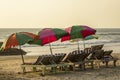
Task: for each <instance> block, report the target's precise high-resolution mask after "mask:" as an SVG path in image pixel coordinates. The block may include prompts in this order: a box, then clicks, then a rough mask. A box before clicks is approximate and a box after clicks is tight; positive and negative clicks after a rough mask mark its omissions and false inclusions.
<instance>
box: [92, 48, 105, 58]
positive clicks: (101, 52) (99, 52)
mask: <svg viewBox="0 0 120 80" xmlns="http://www.w3.org/2000/svg"><path fill="white" fill-rule="evenodd" d="M94 52H95V53H92V56H91V59H102V58H103V57H104V50H96V51H94Z"/></svg>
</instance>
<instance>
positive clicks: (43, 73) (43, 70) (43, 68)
mask: <svg viewBox="0 0 120 80" xmlns="http://www.w3.org/2000/svg"><path fill="white" fill-rule="evenodd" d="M45 70H46V68H45V67H42V73H41V74H40V75H41V76H45Z"/></svg>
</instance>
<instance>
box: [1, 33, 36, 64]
mask: <svg viewBox="0 0 120 80" xmlns="http://www.w3.org/2000/svg"><path fill="white" fill-rule="evenodd" d="M35 39H38V36H37V35H35V34H33V33H29V32H18V33H13V34H11V35H10V36H9V37H8V38H7V39H6V40H5V41H4V42H3V44H2V46H1V50H5V49H9V48H12V47H15V46H19V47H20V49H21V45H24V44H25V43H27V42H29V41H32V40H35ZM21 55H22V53H21ZM22 61H23V63H24V59H23V55H22Z"/></svg>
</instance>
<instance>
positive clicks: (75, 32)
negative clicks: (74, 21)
mask: <svg viewBox="0 0 120 80" xmlns="http://www.w3.org/2000/svg"><path fill="white" fill-rule="evenodd" d="M65 31H67V32H68V35H66V36H64V37H62V39H61V42H63V41H66V40H73V39H84V38H85V37H87V36H90V35H94V34H95V33H96V30H95V29H93V28H90V27H88V26H85V25H77V26H72V27H68V28H66V29H65ZM78 49H79V46H78Z"/></svg>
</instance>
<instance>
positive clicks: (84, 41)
mask: <svg viewBox="0 0 120 80" xmlns="http://www.w3.org/2000/svg"><path fill="white" fill-rule="evenodd" d="M83 46H84V49H85V41H84V40H83Z"/></svg>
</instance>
